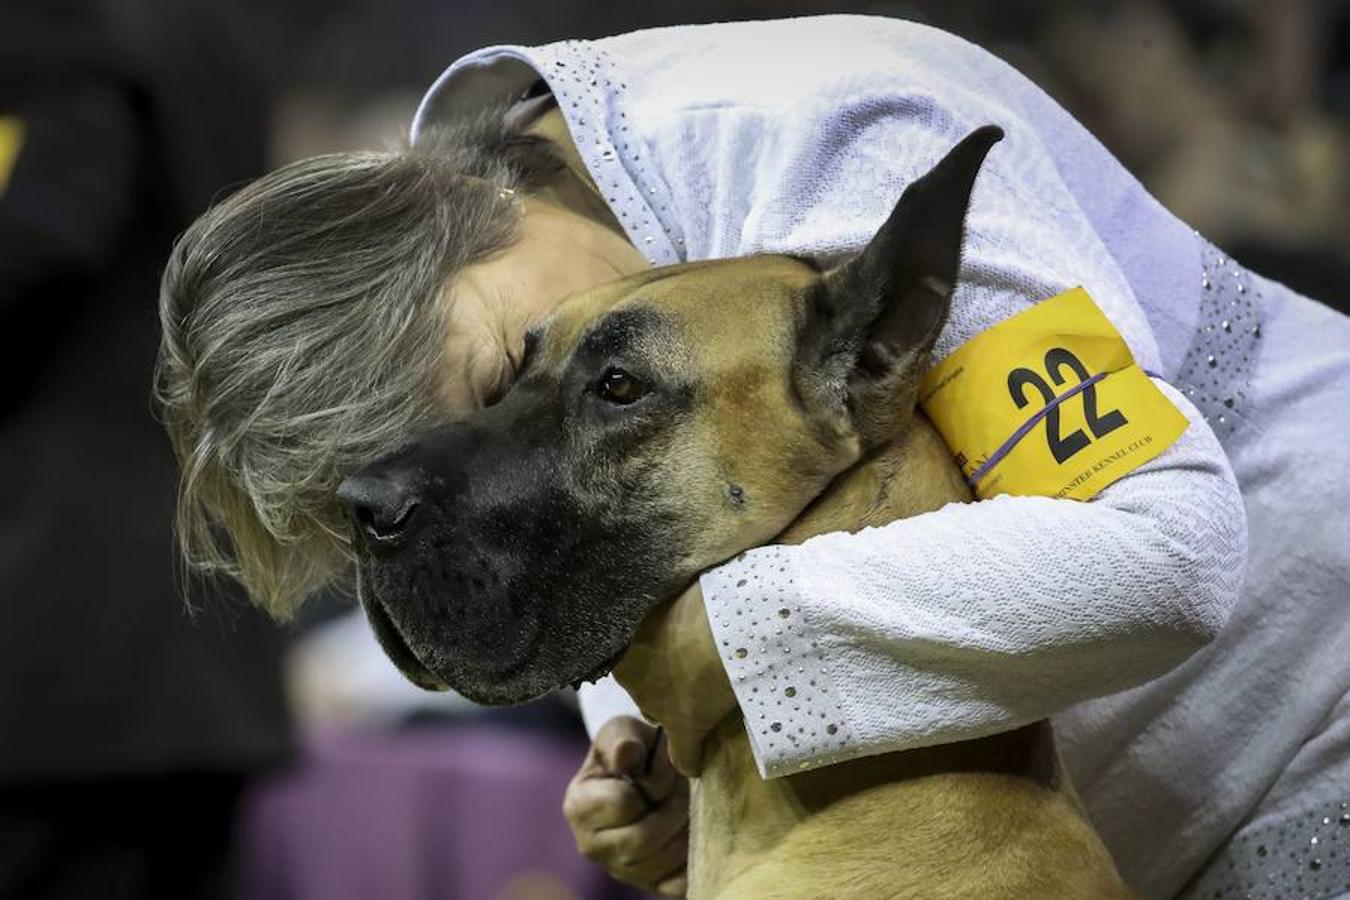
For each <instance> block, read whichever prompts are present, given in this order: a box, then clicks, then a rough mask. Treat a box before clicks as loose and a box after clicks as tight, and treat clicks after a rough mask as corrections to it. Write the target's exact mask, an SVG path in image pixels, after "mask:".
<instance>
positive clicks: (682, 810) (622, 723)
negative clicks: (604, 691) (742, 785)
mask: <svg viewBox="0 0 1350 900" xmlns="http://www.w3.org/2000/svg"><path fill="white" fill-rule="evenodd" d="M663 744H664V741H662V739H661V733H660V732H659V731H658V730H657V729H656V728H654V727H652V726H651V725H648V724H647V723H646V722H643V721H640V720H638V719H634V718H630V717H628V716H618V717H615V718H613V719H610V720H609V721H608V722H606V723H605V726H604V727H603V728H601V729H600V731H599V733H598V734H596V736H595V741H594V743H592V744H591V749H590V752H588V753H587V754H586V759H585V761H584V762H583V763H582V764H581V768H580V769H579V770H578V771H577V774H576V775H574V776H573V777H572V781H571V783H570V784H568V786H567V793H566V794H564V795H563V815H564V816H566V817H567V823H568V825H570V826H571V828H572V836H573V837H575V838H576V842H577V849H578V850H580V851H581V853H582V855H583V856H585V857H586V858H587V859H589V860H591V861H592V862H596V863H599V864H600V865H602V866H604V867H605V868H606V869H607V870H608V871H609V873H610V874H611V875H613V876H614V877H615V878H617V879H619V880H620V881H623V882H626V883H628V884H631V885H633V886H635V887H638V888H642V889H643V890H647V891H654V892H655V893H658V894H663V895H665V896H669V897H682V896H684V892H685V872H684V869H685V858H686V856H687V854H688V851H689V781H688V779H686V778H684V777H683V776H682V775H680V774H679V773H678V772H676V771H675V768H674V766H672V765H671V764H670V758H669V756H668V755H667V753H666V748H665V747H664V746H661V745H663Z"/></svg>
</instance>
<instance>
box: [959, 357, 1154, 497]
mask: <svg viewBox="0 0 1350 900" xmlns="http://www.w3.org/2000/svg"><path fill="white" fill-rule="evenodd" d="M1109 374H1111V373H1109V372H1098V373H1097V374H1096V375H1093V376H1092V377H1091V378H1089V379H1088V380H1087V381H1080V382H1079V383H1078V384H1076V385H1074V386H1073V387H1072V388H1071V389H1069V390H1067V391H1065V392H1064V393H1062V394H1060V395H1059V396H1057V397H1055V399H1054V400H1051V401H1050V402H1049V403H1047V404H1045V406H1042V407H1041V408H1040V409H1039V410H1037V411H1036V414H1035V415H1034V416H1032V417H1031V418H1030V419H1027V420H1026V421H1025V422H1024V423H1022V427H1021V428H1019V429H1017V430H1016V431H1014V432H1013V433H1012V435H1011V436H1010V437H1009V438H1008V439H1007V440H1006V441H1004V442H1003V443H1002V444H1000V445H999V448H998V449H997V450H995V451H994V452H993V455H991V456H990V457H989V458H988V459H987V460H985V461H984V465H982V466H980V467H979V468H978V469H976V470H975V471H974V472H971V473H970V476H969V477H968V478H966V481H967V482H968V483H969V484H970V486H971V487H974V486H975V483H976V482H977V481H979V480H980V479H981V478H983V477H984V476H985V475H988V474H989V470H990V469H992V468H993V467H994V466H996V465H998V464H999V463H1000V462H1002V460H1003V457H1005V456H1007V455H1008V454H1009V453H1011V452H1012V448H1013V447H1016V446H1017V442H1018V441H1020V440H1022V438H1024V437H1026V436H1027V432H1029V431H1031V429H1033V428H1035V427H1036V425H1037V424H1039V423H1040V421H1041V419H1044V418H1045V417H1046V416H1047V415H1049V414H1050V410H1052V409H1054V408H1055V407H1057V406H1059V405H1060V404H1061V403H1063V402H1064V401H1065V400H1068V399H1069V398H1070V397H1073V396H1076V395H1077V394H1079V393H1080V392H1082V391H1084V390H1087V388H1088V387H1089V386H1090V385H1094V384H1096V383H1097V382H1099V381H1101V380H1102V379H1103V378H1105V377H1106V376H1107V375H1109ZM1144 374H1145V375H1147V376H1148V377H1149V378H1161V377H1162V376H1161V375H1159V374H1157V373H1156V372H1150V371H1149V370H1148V369H1145V370H1144Z"/></svg>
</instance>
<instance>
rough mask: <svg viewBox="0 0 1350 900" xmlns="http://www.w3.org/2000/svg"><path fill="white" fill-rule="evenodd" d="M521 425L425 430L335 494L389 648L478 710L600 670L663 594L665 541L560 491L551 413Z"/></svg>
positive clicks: (500, 421) (619, 507) (613, 508)
mask: <svg viewBox="0 0 1350 900" xmlns="http://www.w3.org/2000/svg"><path fill="white" fill-rule="evenodd" d="M489 412H491V411H489ZM484 419H486V420H487V421H483V420H484ZM494 419H495V421H494ZM525 422H526V418H525V417H519V416H517V417H512V418H510V419H506V418H505V417H503V416H501V415H500V414H498V415H496V416H495V417H494V416H480V417H479V418H477V419H475V420H471V421H469V422H465V423H457V424H454V425H447V426H444V427H441V428H437V429H434V430H432V431H430V432H427V433H426V434H424V435H422V436H421V437H419V438H418V439H417V440H416V441H415V442H413V443H412V444H410V445H408V446H406V447H405V448H403V449H402V450H399V451H397V452H396V453H393V454H391V455H389V456H387V457H384V458H383V459H380V460H377V461H376V462H374V463H372V464H371V465H369V466H367V467H365V468H363V469H361V470H359V471H357V472H355V473H353V474H352V475H351V476H350V477H349V478H347V479H346V481H344V482H343V483H342V485H341V487H340V488H339V490H338V496H339V497H340V499H341V501H342V503H343V505H344V506H345V508H346V510H347V513H348V516H349V517H350V519H351V522H352V527H353V532H354V542H355V546H356V548H357V553H358V557H359V560H360V568H361V573H360V577H361V588H362V589H361V599H362V603H363V604H364V605H365V607H366V612H367V615H368V616H369V618H370V620H371V623H372V626H373V627H374V629H375V632H376V634H377V636H378V637H379V638H380V641H381V644H382V645H383V646H384V648H385V651H386V653H387V654H388V655H389V657H390V659H391V660H392V661H393V662H394V663H395V664H396V665H398V666H399V668H400V669H401V670H402V671H403V672H404V673H405V675H407V676H408V678H409V679H410V680H412V681H413V682H414V683H417V684H419V685H422V686H424V687H434V686H438V685H439V684H444V685H446V686H449V687H451V688H454V689H455V690H457V691H459V692H460V693H462V694H464V695H465V696H467V697H469V698H470V699H471V700H475V701H477V702H480V703H486V704H492V705H503V704H512V703H520V702H524V701H526V700H530V699H533V698H535V697H538V696H540V695H542V694H544V693H547V692H548V691H550V690H553V689H555V688H558V687H561V686H564V685H568V684H572V683H575V682H577V681H579V680H582V679H589V678H593V677H598V676H599V675H601V674H604V673H605V672H606V671H608V667H609V666H611V665H612V664H613V662H614V661H616V660H617V658H618V657H619V656H620V655H621V654H622V652H623V650H624V649H625V648H626V647H627V645H628V642H629V641H630V640H631V637H632V634H633V632H634V631H635V630H636V628H637V625H638V624H639V623H640V622H641V621H642V618H643V617H644V616H645V615H646V613H647V612H648V611H650V609H651V608H652V606H653V605H654V602H655V599H656V598H658V597H663V596H667V595H668V594H663V593H661V591H662V590H668V589H667V588H665V586H664V585H657V584H653V583H652V582H653V580H654V579H659V578H660V576H659V575H656V573H658V572H665V571H669V569H670V556H669V555H670V554H671V553H672V552H673V548H672V546H671V542H669V541H662V540H661V539H660V536H659V535H655V534H652V533H651V531H650V529H648V528H644V527H643V524H642V523H641V522H637V521H634V520H630V519H628V518H626V517H625V516H624V515H623V507H624V506H625V505H626V504H624V503H622V502H619V503H614V502H609V503H605V502H601V503H600V504H599V505H596V504H595V503H594V502H591V503H589V504H586V503H583V502H582V501H581V500H580V499H578V496H577V495H578V493H586V494H587V495H588V496H591V495H593V494H594V493H595V492H594V491H580V492H579V491H577V490H575V489H573V488H571V487H569V485H570V484H572V483H573V480H574V479H572V478H570V477H569V475H568V472H567V470H566V468H565V467H566V463H565V459H566V457H567V456H568V454H567V453H566V452H565V447H566V444H567V442H566V440H565V436H564V435H563V434H562V429H561V427H560V424H559V423H550V422H549V421H548V417H547V415H536V416H533V417H530V418H529V419H528V423H529V424H525Z"/></svg>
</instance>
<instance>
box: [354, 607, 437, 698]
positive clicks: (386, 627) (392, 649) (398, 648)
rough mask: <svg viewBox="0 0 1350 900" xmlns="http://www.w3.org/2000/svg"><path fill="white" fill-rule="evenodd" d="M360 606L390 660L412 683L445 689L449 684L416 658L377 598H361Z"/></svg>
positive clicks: (431, 688)
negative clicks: (363, 609)
mask: <svg viewBox="0 0 1350 900" xmlns="http://www.w3.org/2000/svg"><path fill="white" fill-rule="evenodd" d="M361 605H362V607H364V608H365V611H366V618H367V619H369V620H370V627H371V629H372V630H373V631H374V632H375V638H376V639H377V640H378V641H379V642H380V647H381V648H383V650H384V653H385V655H386V656H388V657H389V660H390V662H392V663H393V664H394V665H395V666H397V667H398V670H399V671H400V672H402V673H403V675H404V677H406V678H407V679H408V680H409V681H411V682H412V683H413V684H415V685H417V686H418V687H420V688H423V689H425V690H428V691H447V690H449V689H450V688H449V686H448V685H446V683H445V682H443V681H441V680H440V679H439V678H437V677H436V676H435V675H433V674H432V673H431V671H430V670H429V669H428V668H427V667H426V666H424V665H422V663H421V661H419V660H418V658H417V654H415V653H413V651H412V648H410V647H409V646H408V642H407V641H405V640H404V639H403V635H402V634H400V633H399V630H398V626H396V625H395V624H394V621H393V619H391V618H389V614H388V613H387V612H385V611H384V607H382V606H381V605H380V602H379V601H378V600H374V599H371V600H364V599H363V600H362V603H361Z"/></svg>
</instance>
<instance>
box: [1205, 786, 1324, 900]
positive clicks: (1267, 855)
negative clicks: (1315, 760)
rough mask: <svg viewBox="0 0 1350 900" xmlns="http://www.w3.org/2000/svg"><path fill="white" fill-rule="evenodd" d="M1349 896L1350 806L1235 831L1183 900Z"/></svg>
mask: <svg viewBox="0 0 1350 900" xmlns="http://www.w3.org/2000/svg"><path fill="white" fill-rule="evenodd" d="M1347 895H1350V800H1334V801H1331V802H1328V803H1325V804H1322V805H1320V806H1318V807H1316V808H1315V809H1312V810H1310V811H1308V812H1305V813H1301V814H1299V813H1296V814H1294V815H1292V816H1287V817H1285V818H1283V819H1278V820H1276V821H1274V822H1271V823H1269V824H1266V825H1262V826H1260V827H1258V828H1252V829H1247V830H1243V831H1239V832H1238V833H1237V834H1236V835H1235V836H1234V837H1233V839H1232V840H1231V841H1229V842H1228V844H1227V845H1225V846H1224V847H1223V848H1222V849H1221V850H1220V851H1219V852H1218V854H1216V855H1215V857H1214V858H1213V859H1212V860H1210V862H1209V864H1208V865H1207V866H1206V867H1205V870H1204V872H1203V873H1201V875H1200V876H1199V877H1198V878H1197V879H1196V880H1195V881H1194V882H1193V883H1192V884H1191V886H1190V888H1189V889H1187V890H1186V891H1184V892H1183V893H1182V897H1183V898H1184V900H1229V898H1242V900H1286V898H1287V900H1325V898H1330V897H1342V896H1347Z"/></svg>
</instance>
